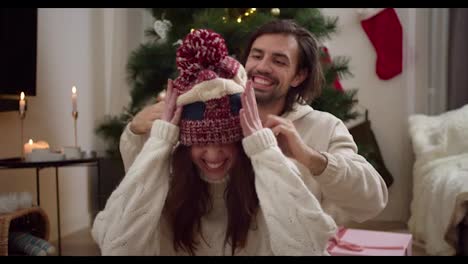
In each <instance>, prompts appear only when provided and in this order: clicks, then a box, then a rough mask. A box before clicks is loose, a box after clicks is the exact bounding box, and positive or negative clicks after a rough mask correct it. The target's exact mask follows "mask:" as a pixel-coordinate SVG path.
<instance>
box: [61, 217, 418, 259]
mask: <svg viewBox="0 0 468 264" xmlns="http://www.w3.org/2000/svg"><path fill="white" fill-rule="evenodd" d="M349 227H355V228H365V229H370V230H379V231H391V232H401V233H408V231H407V229H406V225H405V224H404V223H396V222H374V223H366V224H365V226H363V225H359V224H354V225H350V226H349ZM99 255H100V250H99V247H98V246H97V245H96V243H95V242H94V240H93V239H92V237H91V231H90V230H89V229H85V230H80V231H78V232H76V233H73V234H71V235H68V236H66V237H63V238H62V256H99ZM426 255H427V254H426V253H425V252H424V250H423V249H422V248H421V247H420V246H418V245H416V244H415V243H413V256H426Z"/></svg>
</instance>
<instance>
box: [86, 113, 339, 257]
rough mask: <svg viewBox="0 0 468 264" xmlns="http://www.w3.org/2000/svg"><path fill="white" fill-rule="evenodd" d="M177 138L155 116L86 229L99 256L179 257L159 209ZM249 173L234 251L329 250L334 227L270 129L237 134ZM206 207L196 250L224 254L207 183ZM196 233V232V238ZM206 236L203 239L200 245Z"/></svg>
mask: <svg viewBox="0 0 468 264" xmlns="http://www.w3.org/2000/svg"><path fill="white" fill-rule="evenodd" d="M178 136H179V129H178V127H177V126H174V125H171V124H169V123H167V122H164V121H161V120H157V121H155V122H154V124H153V127H152V130H151V135H150V137H149V138H148V140H147V141H146V143H145V144H144V146H143V149H142V150H141V152H140V153H139V154H138V155H137V157H136V159H135V161H134V162H133V164H132V165H131V167H130V168H129V169H128V172H127V174H126V175H125V177H124V179H123V180H122V182H121V183H120V185H119V186H118V187H117V189H116V190H115V191H114V192H113V193H112V194H111V196H110V198H109V200H108V201H107V204H106V207H105V209H104V210H103V211H101V212H99V214H98V215H97V217H96V219H95V221H94V225H93V228H92V235H93V238H94V240H95V241H96V242H97V243H98V244H99V246H100V248H101V253H102V254H103V255H185V254H186V253H185V252H180V251H179V252H175V251H174V249H173V247H172V245H173V243H172V239H171V235H170V229H169V226H168V223H167V222H166V221H165V219H166V218H165V217H162V215H161V214H162V209H163V206H164V201H165V198H166V195H167V192H168V187H169V169H170V168H169V166H170V162H169V158H170V155H171V151H172V149H173V147H174V145H175V144H176V142H177V139H178ZM242 143H243V147H244V150H245V152H246V154H247V156H248V157H249V158H250V159H251V161H252V165H253V168H254V171H255V177H256V178H255V187H256V191H257V195H258V198H259V202H260V210H259V214H258V215H257V218H256V223H254V224H252V227H251V230H250V232H249V234H248V238H247V245H246V247H245V248H243V249H242V250H240V251H239V252H236V254H237V255H328V253H327V251H326V247H327V242H328V239H329V238H330V237H331V236H333V234H334V233H335V232H336V224H335V222H334V221H333V219H332V218H331V217H330V216H329V215H328V214H326V213H324V211H323V210H322V207H321V205H320V203H319V201H318V200H317V198H316V197H315V196H314V195H313V194H312V193H311V192H310V191H309V189H308V188H307V186H306V185H305V184H304V182H303V181H302V179H301V176H300V175H299V171H298V170H297V168H296V166H295V165H294V164H293V163H292V162H291V161H290V160H289V159H288V158H286V157H285V156H284V155H283V154H282V152H281V150H280V149H279V148H278V146H277V142H276V138H275V137H274V135H273V133H272V132H271V130H270V129H262V130H260V131H257V132H256V133H254V134H253V135H251V136H249V137H247V138H244V139H243V142H242ZM211 187H212V192H213V195H214V197H215V200H214V204H213V207H214V208H213V210H212V211H211V212H210V213H209V214H208V215H206V216H204V217H203V218H202V227H203V228H202V232H203V237H204V239H205V240H203V239H199V241H200V244H199V248H198V250H197V252H196V254H197V255H229V254H230V252H231V249H230V247H229V245H227V246H226V248H225V250H223V249H224V243H223V242H224V236H225V230H226V224H227V215H226V212H225V210H226V209H225V206H224V201H223V198H222V192H223V186H219V185H211ZM198 238H199V237H198ZM205 241H206V242H205Z"/></svg>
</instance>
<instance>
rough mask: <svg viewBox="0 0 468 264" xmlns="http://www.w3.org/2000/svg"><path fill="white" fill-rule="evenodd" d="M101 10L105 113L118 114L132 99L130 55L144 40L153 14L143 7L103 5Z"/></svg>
mask: <svg viewBox="0 0 468 264" xmlns="http://www.w3.org/2000/svg"><path fill="white" fill-rule="evenodd" d="M101 12H102V13H101V22H102V25H103V32H102V33H103V38H102V45H103V53H104V54H102V55H103V70H104V71H103V76H102V77H103V80H102V81H103V85H104V94H103V96H104V98H103V99H104V108H105V109H104V112H105V114H111V115H117V114H119V113H121V112H122V108H123V107H124V106H126V105H127V104H128V102H129V100H130V87H129V85H128V83H127V81H126V78H127V70H126V66H127V61H128V57H129V55H130V54H131V52H132V51H134V50H135V49H136V48H137V47H138V45H139V44H141V43H143V41H144V30H145V29H146V28H147V27H148V26H149V25H150V23H151V15H150V14H149V12H148V11H147V10H144V9H143V8H103V9H102V10H101Z"/></svg>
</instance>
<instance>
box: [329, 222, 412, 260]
mask: <svg viewBox="0 0 468 264" xmlns="http://www.w3.org/2000/svg"><path fill="white" fill-rule="evenodd" d="M412 238H413V237H412V235H411V234H404V233H393V232H383V231H371V230H360V229H352V228H339V230H338V233H337V234H336V236H335V237H334V238H332V239H331V240H330V242H329V244H328V248H327V249H328V252H329V253H330V255H332V256H411V255H412V250H411V249H412Z"/></svg>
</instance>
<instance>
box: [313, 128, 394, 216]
mask: <svg viewBox="0 0 468 264" xmlns="http://www.w3.org/2000/svg"><path fill="white" fill-rule="evenodd" d="M322 154H324V155H325V156H326V157H327V159H328V165H327V167H326V168H325V170H324V171H323V172H322V174H320V175H316V176H315V177H314V178H315V179H316V180H317V181H318V182H319V183H320V185H321V189H322V192H323V197H324V198H323V201H322V204H329V203H330V202H331V204H334V205H336V206H337V207H338V208H339V209H340V210H342V211H343V212H344V213H346V215H348V216H349V217H350V218H351V219H352V220H354V221H357V222H363V221H366V220H369V219H371V218H373V217H375V216H377V214H379V213H380V212H381V211H382V210H383V209H384V208H385V206H386V204H387V201H388V190H387V187H386V185H385V182H384V180H383V178H382V177H381V176H380V174H379V173H378V172H377V171H376V170H375V169H374V167H373V166H372V165H371V164H370V163H369V162H367V160H366V159H365V158H364V157H362V156H361V155H359V154H357V146H356V144H355V142H354V140H353V137H352V135H351V134H350V133H349V131H348V129H347V128H346V126H345V125H344V124H343V123H342V122H337V123H336V126H335V128H334V131H333V133H332V136H331V141H330V144H329V147H328V151H326V152H322Z"/></svg>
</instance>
